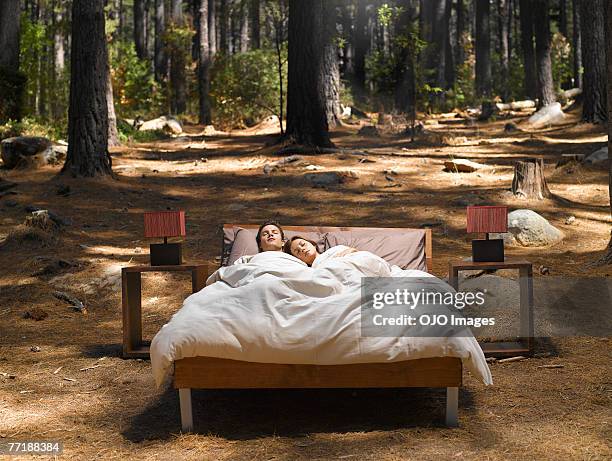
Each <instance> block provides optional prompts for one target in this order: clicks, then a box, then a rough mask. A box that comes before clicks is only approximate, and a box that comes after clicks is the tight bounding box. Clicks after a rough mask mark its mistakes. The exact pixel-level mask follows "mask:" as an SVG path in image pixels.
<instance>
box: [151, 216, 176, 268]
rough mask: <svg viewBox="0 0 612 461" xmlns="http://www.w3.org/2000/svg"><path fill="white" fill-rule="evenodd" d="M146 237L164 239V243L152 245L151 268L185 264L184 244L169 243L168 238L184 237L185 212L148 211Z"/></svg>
mask: <svg viewBox="0 0 612 461" xmlns="http://www.w3.org/2000/svg"><path fill="white" fill-rule="evenodd" d="M144 233H145V237H148V238H155V237H163V238H164V243H151V245H150V249H151V266H175V265H180V264H183V249H182V242H177V243H168V237H184V236H185V234H186V232H185V212H184V211H147V212H145V214H144Z"/></svg>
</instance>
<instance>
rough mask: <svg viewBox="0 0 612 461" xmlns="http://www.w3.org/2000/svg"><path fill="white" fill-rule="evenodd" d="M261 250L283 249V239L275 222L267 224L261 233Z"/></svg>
mask: <svg viewBox="0 0 612 461" xmlns="http://www.w3.org/2000/svg"><path fill="white" fill-rule="evenodd" d="M259 238H260V246H261V251H281V249H282V248H283V239H282V237H281V232H280V229H279V228H278V227H276V226H275V225H274V224H268V225H267V226H265V227H264V228H263V229H262V230H261V233H260V234H259Z"/></svg>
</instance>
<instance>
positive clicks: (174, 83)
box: [170, 0, 187, 114]
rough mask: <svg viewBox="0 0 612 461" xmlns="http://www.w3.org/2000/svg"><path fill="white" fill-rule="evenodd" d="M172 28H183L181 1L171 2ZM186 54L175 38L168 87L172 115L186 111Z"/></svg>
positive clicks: (171, 53)
mask: <svg viewBox="0 0 612 461" xmlns="http://www.w3.org/2000/svg"><path fill="white" fill-rule="evenodd" d="M171 14H172V16H171V18H172V19H171V21H172V28H173V29H175V28H182V27H184V26H185V22H184V21H185V19H184V16H183V3H182V0H172V11H171ZM186 54H187V51H186V50H184V49H183V48H182V44H181V43H177V40H176V38H175V40H174V43H173V44H172V46H171V51H170V87H171V89H172V95H171V102H170V110H171V111H172V113H173V114H182V113H184V112H185V110H186V109H187V76H186V71H185V67H186V62H185V61H186Z"/></svg>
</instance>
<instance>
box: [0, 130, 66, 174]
mask: <svg viewBox="0 0 612 461" xmlns="http://www.w3.org/2000/svg"><path fill="white" fill-rule="evenodd" d="M0 150H1V153H0V155H1V157H2V161H3V162H4V166H5V167H6V168H16V167H37V166H40V165H46V164H47V163H53V162H54V161H55V159H56V154H55V153H54V151H53V148H52V145H51V141H49V140H48V139H47V138H41V137H38V136H17V137H15V138H7V139H4V140H2V143H0Z"/></svg>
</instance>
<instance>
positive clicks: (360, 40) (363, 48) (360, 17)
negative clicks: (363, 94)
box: [353, 2, 370, 88]
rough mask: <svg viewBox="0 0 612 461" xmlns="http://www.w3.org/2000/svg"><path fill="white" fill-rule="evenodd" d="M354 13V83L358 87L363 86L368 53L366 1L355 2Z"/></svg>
mask: <svg viewBox="0 0 612 461" xmlns="http://www.w3.org/2000/svg"><path fill="white" fill-rule="evenodd" d="M356 8H357V11H356V14H355V31H354V35H353V37H354V48H355V83H356V84H357V86H359V87H360V88H364V87H365V77H366V67H365V62H366V55H367V54H368V46H369V43H370V42H369V40H368V36H367V34H366V28H367V24H368V18H367V16H366V2H357V6H356Z"/></svg>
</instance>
